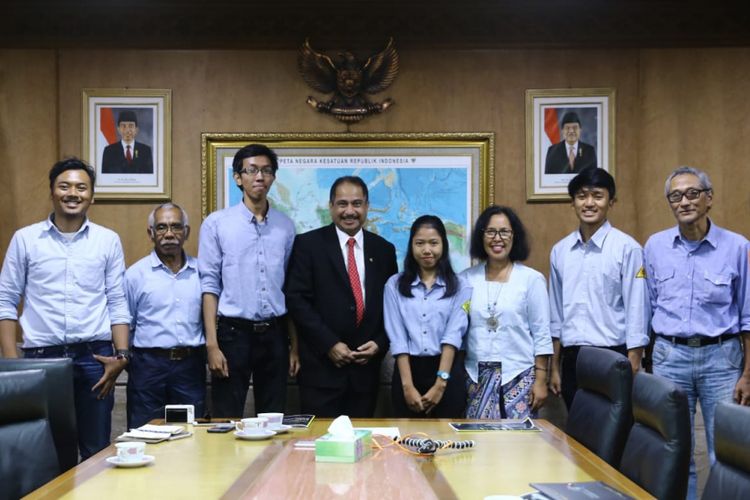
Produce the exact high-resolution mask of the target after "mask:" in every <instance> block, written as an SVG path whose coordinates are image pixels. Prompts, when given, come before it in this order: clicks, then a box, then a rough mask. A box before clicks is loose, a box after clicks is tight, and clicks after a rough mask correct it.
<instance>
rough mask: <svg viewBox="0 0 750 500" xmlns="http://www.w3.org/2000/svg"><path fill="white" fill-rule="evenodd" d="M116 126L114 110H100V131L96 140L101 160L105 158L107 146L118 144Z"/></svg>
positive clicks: (97, 154)
mask: <svg viewBox="0 0 750 500" xmlns="http://www.w3.org/2000/svg"><path fill="white" fill-rule="evenodd" d="M116 128H117V127H116V126H115V114H114V112H113V111H112V108H104V107H102V108H99V131H98V132H97V135H98V137H97V139H96V157H97V158H99V160H100V161H99V164H100V165H101V159H102V157H103V156H104V148H105V147H107V145H109V144H112V143H115V142H117V141H118V140H119V139H118V138H117V131H116Z"/></svg>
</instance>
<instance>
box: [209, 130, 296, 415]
mask: <svg viewBox="0 0 750 500" xmlns="http://www.w3.org/2000/svg"><path fill="white" fill-rule="evenodd" d="M232 168H233V170H234V181H235V183H236V185H237V187H238V188H239V189H240V190H242V202H241V203H238V204H237V205H234V206H231V207H228V208H225V209H223V210H218V211H216V212H213V213H212V214H211V215H209V216H208V217H207V218H206V220H205V221H204V222H203V226H202V227H201V234H200V243H199V248H198V269H199V271H200V278H201V288H202V291H203V323H204V325H205V328H206V352H207V355H208V367H209V369H210V371H211V403H212V414H213V416H219V417H240V416H242V415H243V410H244V408H245V399H246V396H247V390H248V387H249V384H250V377H252V379H253V394H254V397H255V411H256V412H258V413H261V412H283V411H284V404H285V401H286V381H287V373H288V374H289V375H291V376H294V375H296V373H297V370H298V368H299V362H298V359H299V358H298V356H297V348H296V337H295V336H294V332H293V331H292V330H291V328H290V327H291V326H292V325H291V323H289V324H288V323H287V314H286V313H287V310H286V304H285V298H284V293H283V286H284V279H285V276H286V269H287V264H288V262H289V255H290V253H291V251H292V244H293V243H294V223H293V222H292V221H291V219H289V217H287V216H286V215H284V214H283V213H281V212H279V211H278V210H275V209H274V208H273V207H271V206H270V204H269V202H268V191H269V189H271V185H272V184H273V181H274V179H275V178H276V170H277V169H278V160H277V157H276V153H274V152H273V151H272V150H271V149H269V148H268V147H266V146H264V145H261V144H251V145H248V146H245V147H244V148H242V149H240V150H239V151H238V152H237V154H235V156H234V160H233V161H232ZM287 332H289V333H290V334H291V337H288V335H287ZM290 341H291V348H290Z"/></svg>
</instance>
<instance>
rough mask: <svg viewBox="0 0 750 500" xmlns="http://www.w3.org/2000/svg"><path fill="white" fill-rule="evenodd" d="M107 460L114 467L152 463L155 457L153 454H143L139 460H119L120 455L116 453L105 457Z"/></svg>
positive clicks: (139, 465) (140, 465)
mask: <svg viewBox="0 0 750 500" xmlns="http://www.w3.org/2000/svg"><path fill="white" fill-rule="evenodd" d="M106 460H107V462H108V463H110V464H112V465H114V466H115V467H126V468H130V467H142V466H144V465H148V464H150V463H153V462H154V460H156V458H155V457H154V456H153V455H143V458H142V459H140V460H120V457H118V456H117V455H115V456H113V457H107V458H106Z"/></svg>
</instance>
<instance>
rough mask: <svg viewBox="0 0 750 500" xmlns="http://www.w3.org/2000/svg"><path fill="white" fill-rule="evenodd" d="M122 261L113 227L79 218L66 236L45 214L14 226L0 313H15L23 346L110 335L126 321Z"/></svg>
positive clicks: (0, 278)
mask: <svg viewBox="0 0 750 500" xmlns="http://www.w3.org/2000/svg"><path fill="white" fill-rule="evenodd" d="M124 272H125V262H124V259H123V253H122V245H121V244H120V238H119V237H118V236H117V234H116V233H115V232H114V231H111V230H109V229H107V228H105V227H102V226H99V225H97V224H94V223H93V222H90V221H89V220H88V219H86V221H84V223H83V225H82V226H81V228H80V229H79V230H78V231H77V232H76V233H75V234H74V235H73V237H72V238H71V239H68V238H66V237H65V236H64V235H63V234H61V233H60V231H59V230H58V229H57V227H55V225H54V224H53V223H52V221H51V219H49V218H48V219H47V220H45V221H42V222H38V223H36V224H32V225H31V226H26V227H24V228H22V229H19V230H18V231H16V233H15V234H14V235H13V239H12V240H11V242H10V246H9V247H8V252H7V253H6V254H5V262H4V263H3V270H2V272H0V319H11V320H16V319H18V315H17V308H18V304H19V303H20V302H21V299H23V313H22V314H21V318H20V320H19V323H20V325H21V329H22V330H23V347H24V348H29V347H45V346H52V345H60V344H72V343H77V342H91V341H95V340H111V339H112V330H111V327H112V325H117V324H128V323H130V314H129V313H128V304H127V301H126V300H125V290H124V288H123V283H122V280H123V274H124Z"/></svg>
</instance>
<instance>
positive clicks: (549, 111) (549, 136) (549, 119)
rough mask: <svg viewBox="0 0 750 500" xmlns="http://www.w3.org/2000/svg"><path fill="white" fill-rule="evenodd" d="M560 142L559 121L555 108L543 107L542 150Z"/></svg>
mask: <svg viewBox="0 0 750 500" xmlns="http://www.w3.org/2000/svg"><path fill="white" fill-rule="evenodd" d="M558 142H560V121H559V120H558V119H557V108H553V107H549V108H544V134H543V135H542V151H544V152H546V151H547V149H549V147H550V146H551V145H553V144H557V143H558Z"/></svg>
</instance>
